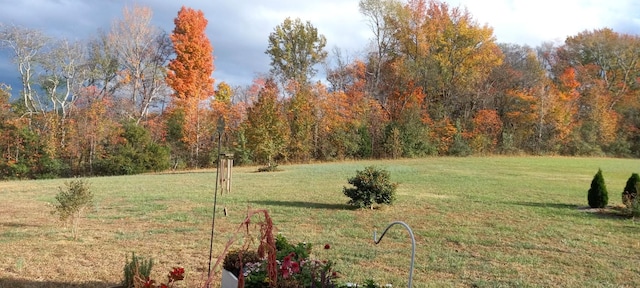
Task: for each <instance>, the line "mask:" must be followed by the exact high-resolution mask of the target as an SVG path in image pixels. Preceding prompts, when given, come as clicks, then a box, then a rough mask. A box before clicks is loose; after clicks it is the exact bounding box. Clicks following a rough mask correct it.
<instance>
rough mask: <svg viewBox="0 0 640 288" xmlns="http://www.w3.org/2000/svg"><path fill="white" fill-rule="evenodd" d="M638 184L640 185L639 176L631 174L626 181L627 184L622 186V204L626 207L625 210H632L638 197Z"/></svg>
mask: <svg viewBox="0 0 640 288" xmlns="http://www.w3.org/2000/svg"><path fill="white" fill-rule="evenodd" d="M638 183H640V175H638V173H633V174H631V177H629V179H628V180H627V184H626V185H625V186H624V191H622V203H623V204H624V205H625V206H627V208H632V205H633V203H634V201H635V199H636V198H637V196H638Z"/></svg>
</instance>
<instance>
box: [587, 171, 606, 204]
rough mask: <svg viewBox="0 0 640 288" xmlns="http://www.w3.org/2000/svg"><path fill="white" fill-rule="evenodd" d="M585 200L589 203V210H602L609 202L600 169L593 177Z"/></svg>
mask: <svg viewBox="0 0 640 288" xmlns="http://www.w3.org/2000/svg"><path fill="white" fill-rule="evenodd" d="M587 198H588V201H589V207H591V208H604V207H606V206H607V203H608V202H609V195H608V194H607V186H606V185H605V184H604V177H603V176H602V170H601V169H598V173H596V175H595V176H593V180H592V181H591V188H589V192H588V195H587Z"/></svg>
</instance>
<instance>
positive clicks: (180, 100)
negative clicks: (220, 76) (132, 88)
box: [167, 6, 214, 166]
mask: <svg viewBox="0 0 640 288" xmlns="http://www.w3.org/2000/svg"><path fill="white" fill-rule="evenodd" d="M174 23H175V28H174V30H173V33H172V34H171V36H170V37H171V41H172V42H173V46H174V49H175V52H176V58H175V59H173V60H171V62H170V63H169V72H168V74H167V83H168V84H169V86H171V88H173V90H174V95H173V96H174V102H173V105H174V109H177V110H181V111H182V112H183V113H184V119H183V121H182V123H183V126H182V130H183V131H182V139H181V141H183V142H184V143H185V144H186V146H187V147H188V149H189V154H190V155H191V159H190V160H191V161H190V162H191V163H192V165H196V166H197V165H198V164H197V163H198V162H197V161H198V160H199V158H200V147H201V145H202V143H201V142H202V141H203V140H204V139H206V138H207V137H206V132H207V131H206V129H205V127H206V125H205V119H206V117H205V116H204V115H202V113H203V109H202V107H201V104H202V101H203V100H205V99H207V98H209V97H211V96H212V95H213V94H214V90H213V83H214V79H213V78H212V77H211V73H213V69H214V66H213V47H212V46H211V42H210V41H209V38H208V37H207V35H206V33H205V29H206V27H207V19H206V18H205V17H204V13H202V11H200V10H194V9H192V8H187V7H184V6H183V7H182V8H181V9H180V11H179V12H178V16H177V17H176V18H175V20H174Z"/></svg>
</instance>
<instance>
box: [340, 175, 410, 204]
mask: <svg viewBox="0 0 640 288" xmlns="http://www.w3.org/2000/svg"><path fill="white" fill-rule="evenodd" d="M348 181H349V184H351V185H353V186H355V187H352V188H347V187H344V188H343V190H342V192H343V193H344V195H345V196H347V197H349V198H351V200H349V204H351V205H355V206H358V207H361V208H362V207H370V208H372V209H373V203H376V204H393V201H395V191H396V188H397V187H398V183H392V182H391V180H390V174H389V171H387V170H384V169H378V168H376V167H375V166H369V167H366V168H365V169H364V170H362V171H356V176H355V177H353V178H350V179H349V180H348Z"/></svg>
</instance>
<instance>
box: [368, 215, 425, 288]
mask: <svg viewBox="0 0 640 288" xmlns="http://www.w3.org/2000/svg"><path fill="white" fill-rule="evenodd" d="M396 224H399V225H402V226H404V228H407V231H409V235H410V236H411V266H409V284H408V286H407V287H409V288H411V285H412V283H411V282H412V279H413V264H414V260H415V258H416V238H415V237H413V231H412V230H411V227H409V225H407V223H404V222H402V221H395V222H392V223H391V224H389V226H387V228H385V229H384V232H382V235H380V239H378V238H377V231H376V230H375V229H374V230H373V243H375V244H378V243H380V241H382V237H384V235H385V234H387V231H389V228H391V226H393V225H396Z"/></svg>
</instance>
